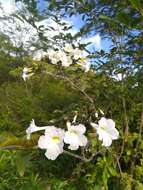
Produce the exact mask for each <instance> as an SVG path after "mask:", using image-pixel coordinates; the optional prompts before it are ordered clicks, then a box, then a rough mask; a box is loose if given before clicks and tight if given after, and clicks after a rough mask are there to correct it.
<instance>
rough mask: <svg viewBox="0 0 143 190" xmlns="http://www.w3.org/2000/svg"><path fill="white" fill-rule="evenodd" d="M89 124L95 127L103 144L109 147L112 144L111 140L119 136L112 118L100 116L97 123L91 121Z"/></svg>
mask: <svg viewBox="0 0 143 190" xmlns="http://www.w3.org/2000/svg"><path fill="white" fill-rule="evenodd" d="M91 126H92V127H93V128H95V129H96V131H97V134H98V135H99V140H100V141H102V142H103V143H102V145H103V146H106V147H109V146H110V145H111V144H112V140H116V139H118V138H119V132H118V130H117V129H116V128H115V122H114V121H113V120H112V119H106V118H105V117H102V118H101V119H100V120H99V121H98V124H96V123H91Z"/></svg>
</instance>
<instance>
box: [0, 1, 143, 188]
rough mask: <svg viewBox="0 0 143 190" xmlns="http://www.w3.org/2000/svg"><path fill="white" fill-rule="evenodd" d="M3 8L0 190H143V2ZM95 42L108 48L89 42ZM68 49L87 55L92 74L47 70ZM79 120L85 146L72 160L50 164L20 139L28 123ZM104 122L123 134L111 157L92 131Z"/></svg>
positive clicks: (80, 70) (0, 19) (60, 123)
mask: <svg viewBox="0 0 143 190" xmlns="http://www.w3.org/2000/svg"><path fill="white" fill-rule="evenodd" d="M0 2H1V9H0V10H1V11H0V110H1V111H0V190H15V189H18V190H143V138H142V134H143V1H142V0H124V1H121V0H112V1H111V0H79V1H77V0H72V1H70V0H59V1H58V0H50V1H48V0H41V1H38V0H23V1H22V0H16V2H15V6H17V9H16V10H13V11H11V12H10V11H9V9H8V8H9V7H8V4H7V5H6V11H5V10H4V7H2V4H3V2H4V1H0ZM73 18H74V20H80V22H79V23H78V24H79V25H80V27H79V28H78V30H77V31H76V32H75V31H74V30H73V28H74V22H73V25H72V24H70V25H69V21H71V20H72V19H73ZM45 20H48V22H45ZM81 22H82V24H81ZM45 23H46V24H45ZM53 23H54V24H53ZM96 34H100V36H101V40H102V44H103V46H104V47H105V48H102V47H100V48H98V49H97V48H95V47H94V46H93V45H92V44H90V42H89V41H87V40H86V39H89V37H92V36H95V35H96ZM80 39H84V40H83V41H84V42H83V41H82V40H80ZM66 43H69V44H72V45H73V47H74V46H75V45H76V44H78V45H79V48H80V49H81V50H84V51H86V52H87V53H88V58H89V59H90V61H91V68H90V70H89V71H88V72H84V70H83V68H82V67H80V65H77V64H72V65H71V66H69V67H63V66H62V65H61V64H59V65H54V64H51V62H50V61H49V59H48V57H47V55H46V54H45V53H44V52H46V51H47V50H49V49H51V48H55V49H56V48H57V47H62V46H63V45H64V44H66ZM24 67H28V68H29V69H30V74H31V76H30V77H29V78H28V79H26V80H25V81H24V80H23V78H22V73H23V68H24ZM103 112H104V113H103ZM95 113H98V116H97V117H96V115H95ZM76 114H77V121H78V122H79V123H83V124H85V126H86V129H87V132H86V133H87V134H86V135H87V136H88V139H89V140H90V143H89V145H88V147H87V148H85V149H79V150H78V151H75V152H73V153H74V155H71V154H68V153H67V154H66V152H65V154H62V155H60V156H59V157H58V158H57V159H56V160H55V161H52V160H48V159H47V158H46V157H45V156H44V154H43V151H42V150H40V149H37V148H36V149H35V146H36V145H37V139H38V137H39V134H40V133H39V134H38V133H34V134H33V135H32V138H31V140H30V141H28V140H27V139H26V129H27V127H28V126H29V124H30V121H31V120H32V119H35V122H36V123H37V125H39V126H45V125H56V126H58V127H60V128H63V129H65V128H66V124H65V123H66V121H67V120H70V121H72V120H73V117H74V116H75V115H76ZM103 115H104V117H106V118H112V119H113V120H114V121H115V123H116V128H117V129H118V130H119V133H120V138H119V139H118V140H116V141H114V142H113V144H112V146H111V147H109V148H106V147H103V146H102V145H101V142H100V141H99V140H98V135H97V134H96V131H95V130H94V129H93V128H92V127H91V125H90V122H91V121H95V122H98V120H99V118H100V117H102V116H103ZM93 154H94V156H93V157H92V159H91V160H88V161H85V160H81V159H80V158H78V156H77V155H85V156H86V157H87V158H91V155H93Z"/></svg>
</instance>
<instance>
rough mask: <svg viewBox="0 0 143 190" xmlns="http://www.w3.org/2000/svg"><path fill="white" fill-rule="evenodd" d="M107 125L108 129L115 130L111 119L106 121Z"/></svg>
mask: <svg viewBox="0 0 143 190" xmlns="http://www.w3.org/2000/svg"><path fill="white" fill-rule="evenodd" d="M107 124H108V126H110V128H112V129H113V128H115V122H114V121H113V120H112V119H107Z"/></svg>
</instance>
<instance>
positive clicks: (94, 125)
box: [90, 122, 99, 129]
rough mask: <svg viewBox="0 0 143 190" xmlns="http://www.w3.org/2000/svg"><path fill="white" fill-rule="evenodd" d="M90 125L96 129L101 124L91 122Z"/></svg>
mask: <svg viewBox="0 0 143 190" xmlns="http://www.w3.org/2000/svg"><path fill="white" fill-rule="evenodd" d="M90 125H91V126H92V127H93V128H94V129H97V128H98V127H99V125H97V124H96V123H92V122H91V123H90Z"/></svg>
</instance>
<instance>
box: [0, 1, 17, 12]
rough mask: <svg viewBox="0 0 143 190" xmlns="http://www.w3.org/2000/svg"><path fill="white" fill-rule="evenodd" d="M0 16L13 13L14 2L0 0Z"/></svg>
mask: <svg viewBox="0 0 143 190" xmlns="http://www.w3.org/2000/svg"><path fill="white" fill-rule="evenodd" d="M0 5H1V7H2V9H0V14H1V15H2V14H6V15H8V14H11V13H13V12H14V11H15V0H0Z"/></svg>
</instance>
